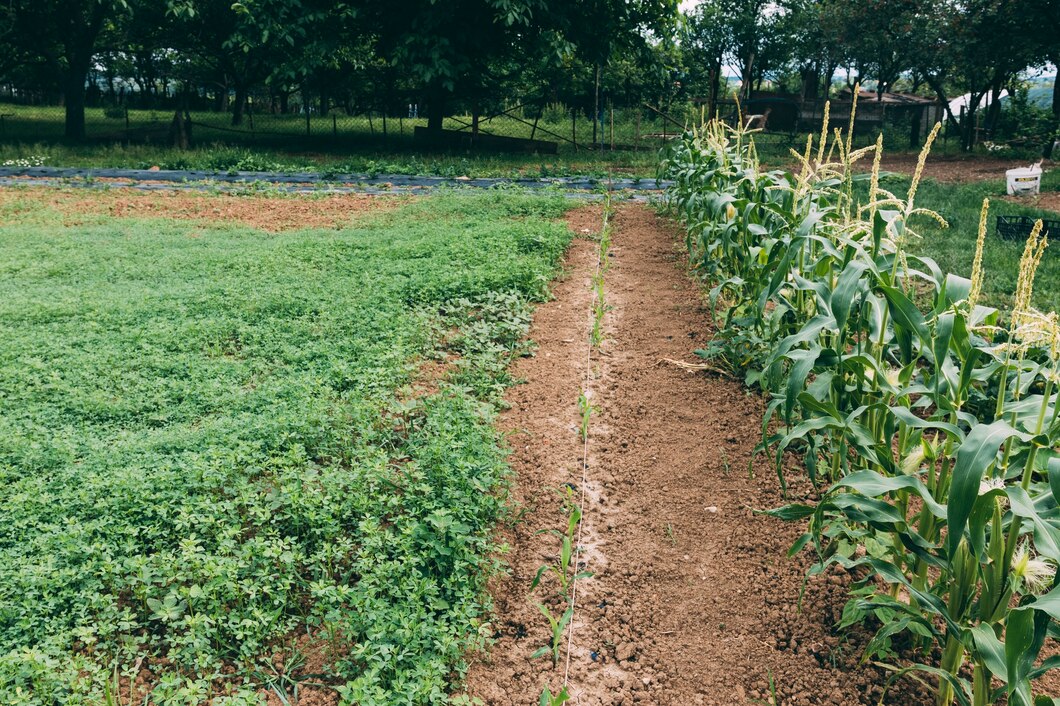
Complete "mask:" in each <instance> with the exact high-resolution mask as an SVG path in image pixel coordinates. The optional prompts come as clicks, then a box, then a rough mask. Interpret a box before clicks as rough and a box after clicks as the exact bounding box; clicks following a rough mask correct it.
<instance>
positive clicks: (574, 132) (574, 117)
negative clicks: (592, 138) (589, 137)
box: [570, 108, 578, 152]
mask: <svg viewBox="0 0 1060 706" xmlns="http://www.w3.org/2000/svg"><path fill="white" fill-rule="evenodd" d="M570 141H571V144H573V145H574V151H575V152H577V151H578V109H577V108H571V111H570Z"/></svg>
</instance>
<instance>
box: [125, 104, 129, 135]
mask: <svg viewBox="0 0 1060 706" xmlns="http://www.w3.org/2000/svg"><path fill="white" fill-rule="evenodd" d="M129 139H130V135H129V106H125V141H126V142H128V141H129Z"/></svg>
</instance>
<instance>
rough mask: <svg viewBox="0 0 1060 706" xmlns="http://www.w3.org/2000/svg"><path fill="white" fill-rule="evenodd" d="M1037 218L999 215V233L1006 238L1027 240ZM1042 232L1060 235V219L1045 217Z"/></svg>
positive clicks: (1054, 235) (1055, 235) (1053, 235)
mask: <svg viewBox="0 0 1060 706" xmlns="http://www.w3.org/2000/svg"><path fill="white" fill-rule="evenodd" d="M1037 220H1038V219H1037V218H1031V217H1030V216H998V217H997V234H998V235H999V236H1001V237H1002V238H1004V239H1005V240H1026V239H1027V236H1029V235H1030V234H1031V229H1032V228H1034V224H1035V222H1036V221H1037ZM1042 233H1048V234H1049V235H1050V236H1052V237H1054V238H1055V237H1058V236H1060V221H1054V220H1049V219H1045V218H1043V219H1042Z"/></svg>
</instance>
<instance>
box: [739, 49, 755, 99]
mask: <svg viewBox="0 0 1060 706" xmlns="http://www.w3.org/2000/svg"><path fill="white" fill-rule="evenodd" d="M754 65H755V53H754V52H753V51H752V52H751V53H750V54H749V55H748V57H747V63H746V64H744V67H743V76H741V77H740V92H741V93H743V97H744V100H749V99H750V98H751V81H752V72H753V70H754Z"/></svg>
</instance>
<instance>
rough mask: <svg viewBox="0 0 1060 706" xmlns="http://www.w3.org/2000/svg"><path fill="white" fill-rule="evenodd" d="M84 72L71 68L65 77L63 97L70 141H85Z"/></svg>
mask: <svg viewBox="0 0 1060 706" xmlns="http://www.w3.org/2000/svg"><path fill="white" fill-rule="evenodd" d="M87 74H88V70H87V67H86V68H85V69H84V70H79V68H76V67H73V66H71V67H70V68H69V69H67V71H66V76H64V77H63V97H64V99H65V101H64V102H65V104H66V129H65V133H64V134H65V136H66V139H68V140H83V139H85V76H86V75H87Z"/></svg>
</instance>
